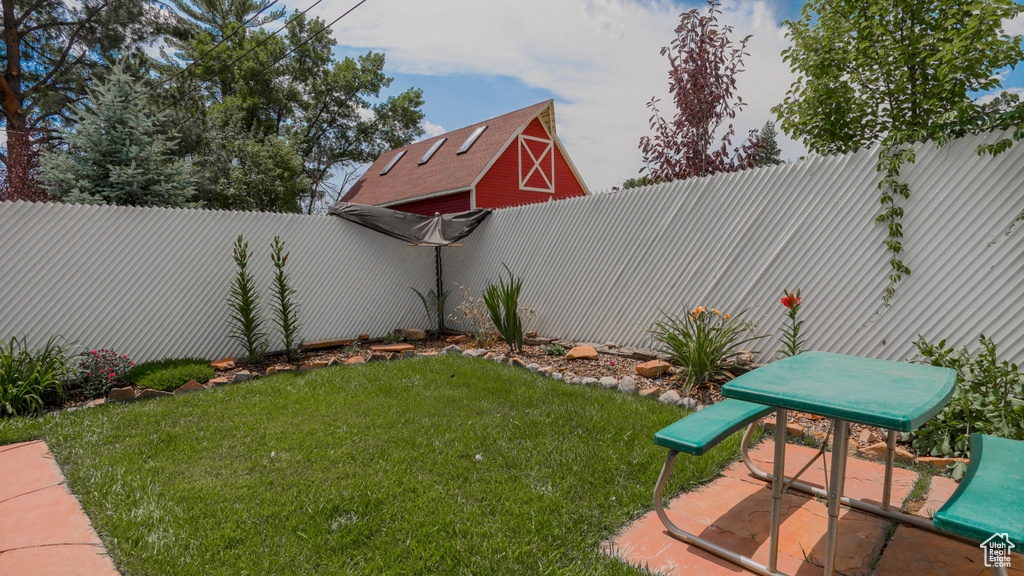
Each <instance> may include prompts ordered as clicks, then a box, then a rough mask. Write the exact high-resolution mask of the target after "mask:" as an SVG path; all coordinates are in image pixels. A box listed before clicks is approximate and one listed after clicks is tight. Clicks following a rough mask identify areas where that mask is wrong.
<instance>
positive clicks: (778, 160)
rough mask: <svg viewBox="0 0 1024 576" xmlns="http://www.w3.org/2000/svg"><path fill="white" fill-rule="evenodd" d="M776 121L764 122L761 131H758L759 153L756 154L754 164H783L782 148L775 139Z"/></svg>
mask: <svg viewBox="0 0 1024 576" xmlns="http://www.w3.org/2000/svg"><path fill="white" fill-rule="evenodd" d="M776 135H777V134H776V132H775V123H774V122H772V121H771V120H769V121H767V122H765V123H764V126H762V127H761V131H760V132H758V133H757V155H755V156H754V166H775V165H776V164H783V163H784V162H783V161H782V150H780V149H779V143H778V141H777V140H776V139H775V138H776Z"/></svg>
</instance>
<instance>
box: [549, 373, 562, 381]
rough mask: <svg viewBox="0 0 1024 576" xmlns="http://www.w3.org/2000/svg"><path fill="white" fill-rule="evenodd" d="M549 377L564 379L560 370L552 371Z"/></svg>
mask: <svg viewBox="0 0 1024 576" xmlns="http://www.w3.org/2000/svg"><path fill="white" fill-rule="evenodd" d="M551 377H552V378H554V379H555V380H562V379H564V377H563V376H562V373H561V372H552V373H551Z"/></svg>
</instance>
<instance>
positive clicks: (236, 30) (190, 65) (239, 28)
mask: <svg viewBox="0 0 1024 576" xmlns="http://www.w3.org/2000/svg"><path fill="white" fill-rule="evenodd" d="M279 1H280V0H274V1H273V2H271V3H270V4H267V5H266V6H264V7H263V8H261V9H260V11H259V12H256V13H255V14H253V15H252V16H251V17H250V18H249V19H248V20H246V21H245V22H243V23H242V24H241V25H239V26H238V27H237V28H235V29H234V30H232V31H231V33H230V34H228V35H227V36H225V37H223V38H221V40H220V42H217V43H216V44H214V45H213V48H210V49H209V50H207V51H206V52H203V54H202V55H201V56H199V57H198V58H196V59H195V60H193V61H192V62H190V63H189V65H188V66H185V67H184V68H182V69H181V70H178V71H177V72H175V73H174V74H171V75H170V76H168V77H167V78H165V79H164V80H162V81H161V82H160V83H158V84H156V85H155V86H153V88H150V89H151V90H152V89H155V88H159V87H161V86H163V85H164V84H166V83H168V82H170V81H171V80H174V79H175V78H176V77H178V76H179V75H181V74H184V73H185V72H188V69H189V68H191V67H193V66H195V65H196V64H198V63H199V62H201V61H202V60H203V58H206V57H207V56H209V54H210V53H211V52H213V51H214V50H216V49H217V48H220V46H221V45H222V44H224V43H225V42H227V41H228V40H229V39H230V38H231V37H232V36H234V35H235V34H237V33H238V31H239V30H243V29H244V28H245V27H246V26H248V25H249V23H250V22H252V21H253V20H255V19H256V18H257V17H259V15H260V14H262V13H263V12H264V11H266V10H267V9H269V8H270V7H271V6H273V5H274V4H277V3H278V2H279Z"/></svg>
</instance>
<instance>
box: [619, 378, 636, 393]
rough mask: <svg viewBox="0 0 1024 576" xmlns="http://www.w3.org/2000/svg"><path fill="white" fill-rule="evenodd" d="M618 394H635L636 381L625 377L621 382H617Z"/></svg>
mask: <svg viewBox="0 0 1024 576" xmlns="http://www.w3.org/2000/svg"><path fill="white" fill-rule="evenodd" d="M619 392H624V393H626V394H636V393H637V387H636V380H634V379H633V377H632V376H626V377H624V378H623V379H622V380H619Z"/></svg>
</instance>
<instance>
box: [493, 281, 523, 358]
mask: <svg viewBox="0 0 1024 576" xmlns="http://www.w3.org/2000/svg"><path fill="white" fill-rule="evenodd" d="M502 266H503V267H504V268H505V272H508V283H507V284H506V283H505V279H504V278H498V285H497V286H495V285H494V284H489V285H488V286H487V289H486V290H484V304H486V305H487V311H488V312H490V314H491V322H492V323H493V324H494V327H495V328H497V330H498V333H499V334H501V337H502V338H504V339H505V343H506V344H508V347H509V350H511V351H512V352H513V353H516V352H519V351H520V350H522V349H523V319H522V318H520V317H519V294H520V293H521V292H522V291H523V280H522V279H521V278H516V277H514V276H513V275H512V271H511V270H509V269H508V266H505V265H504V264H502Z"/></svg>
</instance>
